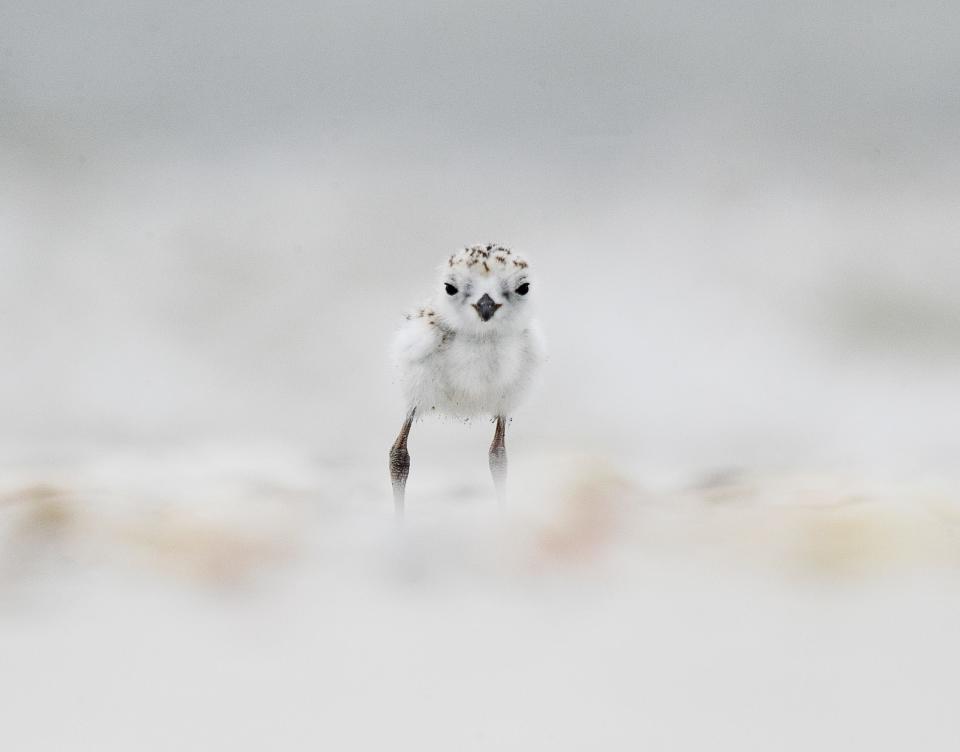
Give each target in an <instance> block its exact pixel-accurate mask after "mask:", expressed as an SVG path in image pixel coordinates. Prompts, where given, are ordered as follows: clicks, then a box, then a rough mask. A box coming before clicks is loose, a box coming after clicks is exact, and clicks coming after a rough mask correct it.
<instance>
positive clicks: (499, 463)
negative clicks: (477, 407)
mask: <svg viewBox="0 0 960 752" xmlns="http://www.w3.org/2000/svg"><path fill="white" fill-rule="evenodd" d="M506 437H507V419H506V418H505V417H504V416H502V415H498V416H497V428H496V430H495V431H494V433H493V443H492V444H490V475H492V476H493V485H494V488H496V489H497V500H498V501H499V502H500V503H501V504H503V503H504V502H505V501H506V500H507V444H506Z"/></svg>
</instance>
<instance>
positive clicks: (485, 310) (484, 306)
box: [473, 293, 501, 321]
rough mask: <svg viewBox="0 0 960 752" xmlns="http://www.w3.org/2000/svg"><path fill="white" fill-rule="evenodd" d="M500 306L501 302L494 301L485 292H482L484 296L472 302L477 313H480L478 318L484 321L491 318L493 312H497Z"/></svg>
mask: <svg viewBox="0 0 960 752" xmlns="http://www.w3.org/2000/svg"><path fill="white" fill-rule="evenodd" d="M500 306H501V303H494V302H493V298H491V297H490V296H489V295H487V294H486V293H484V296H483V297H482V298H480V300H478V301H477V302H476V303H474V304H473V307H474V308H476V309H477V313H478V314H480V318H481V319H483V320H484V321H489V320H490V319H492V318H493V314H495V313H496V312H497V309H498V308H499V307H500Z"/></svg>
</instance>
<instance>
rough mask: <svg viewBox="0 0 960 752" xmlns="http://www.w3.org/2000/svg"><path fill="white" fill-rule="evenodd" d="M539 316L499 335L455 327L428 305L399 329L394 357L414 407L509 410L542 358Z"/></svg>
mask: <svg viewBox="0 0 960 752" xmlns="http://www.w3.org/2000/svg"><path fill="white" fill-rule="evenodd" d="M543 351H544V348H543V343H542V337H541V335H540V332H539V328H538V327H537V325H536V323H535V322H532V323H531V324H530V325H529V326H528V327H527V328H525V329H523V330H519V331H511V332H505V333H503V334H502V335H499V336H490V337H473V336H468V335H465V334H458V333H454V332H453V331H452V330H450V329H447V328H445V327H444V325H443V322H442V321H440V320H438V318H437V317H436V316H435V315H428V311H423V312H421V314H420V315H416V316H413V317H411V318H410V319H409V320H408V321H407V322H406V324H405V325H404V326H403V327H402V328H401V329H400V331H399V332H398V333H397V335H396V337H395V339H394V343H393V354H394V359H395V362H396V364H397V367H398V369H399V374H400V381H401V385H402V387H403V391H404V395H405V397H406V399H407V403H408V407H409V408H416V409H417V412H418V413H419V414H421V415H422V414H425V413H428V412H430V411H436V412H439V413H442V414H445V415H451V416H456V417H472V416H476V415H491V416H496V415H509V414H511V413H512V412H513V410H514V409H515V407H516V406H517V404H518V403H519V401H520V399H521V398H522V397H523V395H524V393H525V392H526V390H527V387H529V385H530V382H531V381H532V379H533V376H534V373H535V371H536V368H537V366H538V365H539V363H540V362H541V360H542V359H543Z"/></svg>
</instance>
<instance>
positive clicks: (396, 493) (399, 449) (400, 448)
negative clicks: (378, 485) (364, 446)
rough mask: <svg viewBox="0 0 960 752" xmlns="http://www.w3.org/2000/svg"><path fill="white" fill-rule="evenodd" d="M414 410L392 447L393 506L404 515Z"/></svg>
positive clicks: (414, 409)
mask: <svg viewBox="0 0 960 752" xmlns="http://www.w3.org/2000/svg"><path fill="white" fill-rule="evenodd" d="M416 411H417V409H416V408H413V409H412V410H411V411H410V412H409V413H408V414H407V419H406V420H405V421H404V422H403V428H401V429H400V435H399V436H397V440H396V441H395V442H393V446H392V447H390V482H391V483H392V484H393V505H394V508H395V509H396V511H397V514H403V496H404V492H405V490H406V488H407V476H408V475H410V453H409V452H408V451H407V437H408V436H409V435H410V426H412V425H413V414H414V413H415V412H416Z"/></svg>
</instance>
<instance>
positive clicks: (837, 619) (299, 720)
mask: <svg viewBox="0 0 960 752" xmlns="http://www.w3.org/2000/svg"><path fill="white" fill-rule="evenodd" d="M511 460H512V464H513V478H512V481H513V483H512V486H513V494H512V499H511V501H510V504H509V506H508V508H507V509H505V510H503V511H502V512H498V510H497V508H496V504H495V502H494V501H493V500H492V498H490V497H491V496H492V494H491V493H490V492H489V490H488V489H487V487H486V485H485V484H484V483H482V481H481V476H480V475H479V474H478V475H475V476H471V477H470V479H469V480H468V481H458V480H457V479H456V477H457V476H456V475H455V474H454V470H453V469H450V470H449V471H447V472H448V473H449V474H448V475H447V476H444V475H443V473H442V472H440V471H438V469H437V467H436V465H433V466H432V469H431V472H430V473H429V475H428V474H427V473H426V472H425V471H424V472H421V474H420V475H419V476H417V475H414V476H413V477H412V481H411V487H410V498H409V510H408V515H407V518H406V520H405V522H404V524H403V525H402V526H398V525H397V524H396V523H395V521H394V519H393V517H392V510H391V508H390V501H389V494H388V489H387V482H386V478H385V477H384V469H383V468H382V467H379V466H377V467H374V466H372V464H370V465H368V464H367V463H365V462H364V463H358V464H350V463H348V462H338V463H330V462H324V461H320V460H318V459H316V458H315V457H312V456H311V455H310V453H308V452H305V451H304V452H301V451H298V450H296V449H291V448H283V447H266V446H246V447H237V446H225V445H220V446H211V445H199V446H190V447H180V448H178V449H176V450H169V449H163V450H158V449H153V450H150V451H147V450H145V449H144V450H136V451H133V450H124V451H117V450H106V451H97V452H90V453H88V455H87V456H86V457H85V458H84V457H78V458H77V459H72V460H67V459H65V458H64V457H58V458H50V459H46V460H43V461H37V460H31V461H27V460H23V461H18V462H10V463H8V464H7V465H6V466H5V468H4V472H3V476H2V478H0V480H2V489H0V490H2V501H0V534H2V543H0V666H2V671H0V708H2V709H3V710H2V717H3V724H2V728H0V739H2V745H0V746H2V748H3V749H10V750H18V751H20V750H67V749H69V750H98V751H102V750H113V749H116V750H138V751H143V750H171V749H176V750H205V751H207V750H230V751H231V752H233V751H235V750H263V749H276V750H299V749H303V750H307V749H309V750H318V749H329V750H347V749H381V748H389V749H411V750H473V749H476V750H487V749H491V750H492V749H496V750H538V749H544V750H637V749H670V750H677V749H689V750H702V749H731V750H771V749H777V750H790V749H796V750H810V749H821V750H822V749H836V750H849V749H871V750H880V749H889V750H902V749H923V750H937V749H943V750H947V749H955V743H956V739H957V738H958V734H960V717H958V715H957V713H956V707H955V700H956V696H957V688H958V687H957V685H958V679H957V677H958V676H960V650H958V648H957V645H956V641H957V635H958V634H960V590H958V584H960V505H958V501H960V499H958V495H957V493H956V489H957V486H956V485H954V484H953V483H952V482H950V481H949V480H946V479H943V478H941V479H930V478H928V479H925V480H923V481H922V482H921V481H918V480H916V479H913V480H910V481H903V480H897V479H895V478H866V477H842V476H840V475H838V474H835V473H834V474H830V473H827V474H819V475H818V474H813V473H804V474H798V473H790V474H787V473H783V474H774V473H767V474H759V473H751V472H730V473H726V474H715V475H713V476H712V477H711V476H702V475H700V476H698V475H697V474H696V473H694V472H692V471H683V472H667V471H665V470H663V469H661V471H660V472H658V473H657V472H653V471H652V470H649V469H648V470H647V471H645V472H642V473H641V472H638V471H637V470H635V469H631V463H630V462H625V461H617V462H616V463H614V462H611V461H605V460H602V459H600V458H598V457H591V456H559V455H557V456H545V457H536V456H532V455H529V454H524V453H523V452H522V451H519V452H514V453H513V455H512V457H511ZM427 464H428V466H429V463H427ZM445 464H446V465H448V466H449V467H451V468H453V467H456V466H457V462H456V461H451V462H450V463H445ZM422 465H423V463H421V466H422Z"/></svg>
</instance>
